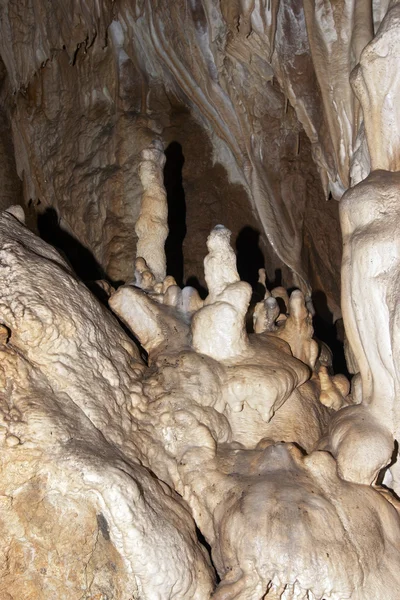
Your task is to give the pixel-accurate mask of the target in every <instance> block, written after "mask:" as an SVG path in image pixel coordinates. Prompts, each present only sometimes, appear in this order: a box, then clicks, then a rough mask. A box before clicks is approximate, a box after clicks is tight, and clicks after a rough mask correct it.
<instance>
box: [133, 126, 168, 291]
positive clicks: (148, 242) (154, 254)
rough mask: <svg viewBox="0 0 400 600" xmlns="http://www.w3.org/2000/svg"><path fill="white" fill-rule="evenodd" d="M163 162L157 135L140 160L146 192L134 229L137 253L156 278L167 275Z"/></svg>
mask: <svg viewBox="0 0 400 600" xmlns="http://www.w3.org/2000/svg"><path fill="white" fill-rule="evenodd" d="M164 164H165V156H164V151H163V146H162V143H161V142H160V141H159V140H158V139H156V138H155V139H154V141H153V142H152V145H151V146H150V147H149V148H146V149H145V150H143V151H142V155H141V161H140V163H139V177H140V182H141V184H142V187H143V194H142V202H141V207H140V215H139V218H138V220H137V221H136V225H135V231H136V233H137V236H138V241H137V245H136V256H137V257H138V258H142V259H144V260H145V261H146V263H147V266H148V268H149V270H150V271H151V273H153V275H154V277H155V279H156V281H162V280H163V279H164V278H165V275H166V261H165V253H164V243H165V240H166V239H167V235H168V225H167V217H168V208H167V197H166V192H165V188H164V184H163V173H162V169H163V166H164Z"/></svg>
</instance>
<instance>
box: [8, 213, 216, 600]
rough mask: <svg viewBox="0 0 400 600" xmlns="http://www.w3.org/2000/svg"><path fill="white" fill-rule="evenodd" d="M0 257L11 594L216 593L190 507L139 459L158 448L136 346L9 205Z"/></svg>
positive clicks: (120, 596) (119, 598) (121, 598)
mask: <svg viewBox="0 0 400 600" xmlns="http://www.w3.org/2000/svg"><path fill="white" fill-rule="evenodd" d="M0 257H1V267H0V284H1V290H2V293H1V297H0V315H1V320H2V321H3V323H4V326H5V327H7V328H8V330H9V331H10V333H11V336H10V340H12V343H8V344H6V345H3V346H2V347H1V361H0V365H1V368H0V387H1V392H2V393H1V407H0V408H1V415H2V419H3V420H2V427H3V429H5V432H6V433H5V435H3V436H0V438H1V439H3V442H2V452H1V461H0V468H1V484H0V487H1V492H0V497H1V498H3V500H2V501H1V502H0V519H1V523H2V544H1V552H0V572H1V583H0V590H1V591H2V593H3V595H4V594H7V593H8V594H11V596H12V597H15V598H22V597H30V598H35V599H36V598H37V599H38V600H39V599H43V600H49V599H50V598H54V597H57V598H60V599H65V600H67V599H68V600H70V599H74V598H76V600H78V599H79V598H82V594H86V595H91V596H93V597H95V596H96V595H98V596H99V597H100V596H102V597H103V596H105V595H107V596H108V597H110V598H113V599H115V600H125V599H126V600H128V599H129V600H130V599H131V598H132V597H135V596H140V597H143V598H146V599H149V600H150V599H151V600H153V599H156V598H160V599H164V598H182V599H184V598H186V599H188V600H189V598H190V599H191V598H197V599H198V600H200V599H203V598H205V597H206V598H207V597H209V595H210V594H211V591H212V587H213V574H212V569H211V567H210V565H209V562H208V559H207V557H206V554H205V551H204V550H203V549H202V548H201V546H200V545H199V543H198V541H197V538H196V533H195V527H194V523H193V520H192V518H191V516H190V514H189V512H188V510H187V508H186V507H185V506H184V504H183V503H182V501H180V500H179V499H178V497H177V496H176V495H175V493H174V492H173V491H172V490H171V489H170V488H168V486H167V485H165V484H163V483H162V482H160V481H157V480H156V479H155V478H154V477H153V476H152V474H150V473H149V472H148V471H147V469H146V468H145V467H144V466H142V465H143V463H145V464H147V463H148V461H147V460H146V458H145V456H146V454H147V449H148V450H149V455H151V454H152V450H151V447H152V446H154V450H156V448H157V447H156V445H155V444H153V442H152V441H151V440H150V439H149V438H148V436H146V435H145V434H140V433H139V432H138V422H137V420H136V418H135V416H134V415H135V414H136V415H137V414H139V415H140V413H141V412H143V411H145V408H146V404H147V401H146V399H145V397H144V395H143V392H142V385H141V381H140V378H141V375H142V373H143V369H144V365H143V364H142V363H141V361H140V359H139V355H138V351H137V349H136V347H135V346H134V344H133V343H132V342H131V340H130V339H129V338H128V336H127V335H126V334H125V333H124V332H123V330H122V329H121V328H120V326H119V325H118V323H117V322H116V320H115V319H114V318H113V317H112V316H111V315H110V313H109V312H108V311H107V310H106V309H104V308H103V307H102V306H101V305H100V304H99V303H98V302H97V301H96V299H95V298H94V297H93V296H92V295H91V293H90V292H89V291H88V290H87V288H86V287H85V286H84V285H83V284H82V283H80V282H79V281H77V280H76V278H75V277H74V275H73V274H72V273H71V271H70V270H69V267H68V266H67V265H66V264H65V263H64V262H63V260H62V259H61V257H60V256H59V255H58V253H57V252H56V251H55V250H54V249H52V248H51V247H50V246H48V245H47V244H45V243H44V242H43V241H41V240H39V239H38V238H37V237H35V236H34V235H33V234H32V233H31V232H29V231H28V229H26V228H25V227H24V226H23V225H22V224H21V223H20V222H19V221H17V220H16V219H15V218H14V217H13V216H12V215H10V214H7V213H4V214H3V215H2V216H1V218H0ZM138 292H139V293H143V292H140V291H138ZM146 440H147V442H146ZM153 453H154V451H153ZM165 461H166V462H168V459H167V457H165ZM5 597H7V596H5Z"/></svg>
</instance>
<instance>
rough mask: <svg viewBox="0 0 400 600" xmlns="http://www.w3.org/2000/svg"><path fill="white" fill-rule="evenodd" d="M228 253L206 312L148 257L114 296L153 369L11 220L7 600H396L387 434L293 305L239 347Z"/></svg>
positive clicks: (2, 587)
mask: <svg viewBox="0 0 400 600" xmlns="http://www.w3.org/2000/svg"><path fill="white" fill-rule="evenodd" d="M154 152H157V149H155V150H154ZM149 173H150V177H152V174H151V169H150V170H149ZM153 175H154V173H153ZM144 189H146V186H144ZM142 214H143V213H142ZM149 215H150V213H149ZM149 218H150V217H149ZM360 218H361V217H360ZM143 223H144V225H143ZM145 225H146V218H144V219H142V226H144V230H145V229H146V227H145ZM160 228H161V229H162V219H161V220H160ZM229 238H230V233H229V231H228V230H227V229H225V228H224V227H222V226H217V227H216V228H215V229H214V230H213V231H212V232H211V234H210V236H209V238H208V242H207V245H208V255H207V256H206V258H205V261H204V269H205V278H206V282H207V286H208V296H207V297H206V299H205V300H202V299H201V298H200V296H199V295H198V293H197V292H196V290H194V289H193V288H190V287H185V288H184V289H180V288H179V287H178V286H177V285H176V283H175V281H174V280H173V278H171V277H165V276H164V275H165V273H164V272H163V269H164V268H165V265H164V267H163V264H162V260H161V261H160V260H159V259H157V255H155V260H156V263H157V264H158V268H159V273H158V274H157V275H155V274H154V272H153V271H152V270H151V269H150V267H149V266H148V264H147V262H146V260H145V259H144V258H143V257H139V258H138V259H137V260H136V274H135V281H134V282H132V283H131V284H127V285H124V286H122V287H120V288H119V289H117V291H113V290H111V289H109V291H110V292H111V296H110V298H109V305H110V307H111V309H112V311H113V312H114V313H115V314H116V315H117V316H118V318H119V319H120V320H121V321H122V322H123V323H124V324H125V326H126V327H127V328H128V329H129V330H130V331H131V332H132V334H134V336H135V338H136V339H137V340H138V341H139V342H140V345H141V346H142V348H144V349H145V350H146V352H147V353H148V364H147V365H145V364H144V363H143V361H142V359H141V358H140V355H139V351H138V349H137V346H136V345H135V344H134V343H133V342H132V341H131V338H130V337H128V335H127V334H126V333H125V332H124V330H123V328H122V327H121V325H120V324H119V323H118V321H117V320H116V319H115V318H114V317H113V316H112V314H111V312H110V311H109V310H108V309H106V308H105V307H104V306H102V305H101V304H100V303H99V302H98V301H97V300H96V298H95V297H94V296H93V295H92V294H91V293H90V292H89V291H88V289H87V288H86V287H85V286H84V284H83V283H81V282H80V281H78V280H77V279H76V277H75V276H74V274H73V273H72V272H71V270H70V267H69V266H68V264H67V263H66V262H65V261H64V260H63V259H62V258H61V257H60V255H59V254H58V253H57V251H56V250H54V249H53V248H52V247H50V246H49V245H47V244H46V243H44V242H43V241H42V240H40V239H39V238H37V237H36V236H35V235H34V234H33V233H31V232H30V231H29V230H28V229H27V228H26V227H25V225H24V224H23V214H22V213H21V211H20V209H16V210H13V209H11V210H9V211H7V212H5V213H3V214H2V216H1V218H0V239H1V247H0V285H1V297H0V316H1V323H2V325H1V330H0V341H1V348H0V353H1V360H0V387H1V398H0V402H1V404H0V416H1V427H0V438H1V443H2V451H1V455H0V465H1V466H0V468H1V483H0V529H1V546H0V597H1V598H2V599H3V598H4V600H6V599H7V600H16V599H18V600H20V599H21V598H24V600H33V599H44V600H50V599H55V598H57V599H58V600H64V599H65V600H67V599H68V600H75V599H76V600H78V599H82V598H85V599H87V600H100V599H101V600H105V599H106V598H107V599H108V600H110V599H113V600H114V599H115V600H132V599H134V598H135V599H139V598H140V599H143V600H144V599H147V600H157V599H162V600H167V599H173V598H174V599H182V600H183V599H187V600H189V599H198V600H206V599H208V598H210V597H212V598H215V599H218V600H233V599H236V600H239V599H240V600H261V598H271V599H273V598H283V599H285V600H289V599H299V600H301V599H307V600H313V599H316V600H322V599H325V600H344V599H345V598H348V599H352V600H366V599H367V598H368V599H370V598H376V599H382V600H383V598H385V599H387V600H397V599H398V590H399V589H400V571H399V569H398V564H399V559H400V549H399V540H400V519H399V516H398V512H397V506H396V503H395V500H394V499H393V498H392V497H391V495H390V494H389V493H388V492H387V491H385V490H384V489H383V488H380V487H379V486H377V484H376V481H377V476H378V473H379V472H380V471H381V470H382V468H383V467H385V466H386V465H388V463H389V462H390V459H391V455H392V452H393V437H392V433H390V432H389V426H388V425H387V424H386V425H385V424H379V422H378V419H377V415H376V413H374V411H373V410H371V409H370V406H369V404H368V403H364V402H361V396H360V393H359V392H357V385H356V386H355V389H354V390H352V393H349V392H350V390H349V384H348V383H347V380H346V379H345V378H344V377H343V376H340V375H335V376H333V375H332V374H331V373H332V372H331V365H330V355H329V352H328V351H327V348H326V347H324V346H323V345H321V344H319V343H318V342H317V341H316V340H315V339H314V337H313V328H312V319H311V315H310V311H309V308H308V307H307V306H306V302H305V299H304V296H303V294H302V293H301V292H299V291H294V292H293V293H292V294H291V295H290V297H289V296H288V295H287V293H286V291H285V290H284V289H283V288H276V289H274V290H272V291H271V292H269V291H268V290H266V289H265V297H264V299H263V300H262V301H261V302H259V303H258V304H256V306H255V307H253V308H254V310H253V329H254V333H250V334H249V333H248V327H246V319H248V314H249V305H250V300H251V295H252V290H251V288H250V286H249V285H248V284H247V283H245V282H243V281H240V278H239V276H238V272H237V270H236V259H235V255H234V252H233V251H232V249H231V247H230V243H229ZM162 243H163V240H162ZM142 245H143V244H142ZM143 247H144V248H145V247H146V244H144V245H143ZM160 256H161V259H162V255H160ZM160 275H161V277H160ZM260 281H261V283H262V282H263V274H262V273H261V277H260ZM264 282H265V280H264ZM365 285H368V282H366V283H365ZM104 288H107V286H104ZM353 297H355V296H353ZM356 359H358V360H359V357H356ZM355 380H356V382H357V380H358V379H357V377H356V378H355ZM371 405H373V403H372V404H371ZM196 526H197V530H196ZM196 531H197V532H196ZM199 532H201V535H202V536H203V538H204V539H205V540H206V542H207V545H208V546H209V548H210V552H211V553H210V555H209V553H208V551H207V550H206V549H205V547H204V546H203V545H202V543H201V542H200V541H199V538H198V533H199Z"/></svg>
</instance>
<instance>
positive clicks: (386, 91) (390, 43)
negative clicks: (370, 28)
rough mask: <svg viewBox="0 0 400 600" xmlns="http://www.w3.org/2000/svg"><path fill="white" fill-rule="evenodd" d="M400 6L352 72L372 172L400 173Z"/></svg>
mask: <svg viewBox="0 0 400 600" xmlns="http://www.w3.org/2000/svg"><path fill="white" fill-rule="evenodd" d="M399 34H400V5H399V4H398V3H397V2H392V3H391V4H390V5H389V9H388V12H387V13H386V15H385V17H384V19H383V21H382V23H381V25H380V27H379V31H378V32H377V34H376V36H375V37H374V39H373V40H372V41H371V42H370V43H369V44H368V45H367V46H366V48H365V49H364V50H363V52H362V54H361V58H360V63H359V65H358V66H357V67H356V69H355V70H354V72H353V73H352V85H353V89H354V92H355V93H356V95H357V97H358V99H359V101H360V104H361V106H362V110H363V115H364V126H365V135H366V139H367V142H368V149H369V155H370V163H371V171H375V170H378V169H382V170H386V171H399V170H400V126H399V123H400V109H399V107H398V102H397V98H398V95H399V92H400V76H399V73H398V64H399V60H400V35H399Z"/></svg>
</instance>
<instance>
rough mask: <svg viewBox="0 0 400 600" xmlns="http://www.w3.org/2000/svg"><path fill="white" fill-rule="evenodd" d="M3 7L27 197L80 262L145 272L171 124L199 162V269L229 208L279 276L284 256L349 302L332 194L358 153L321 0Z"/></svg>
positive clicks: (293, 279) (118, 277)
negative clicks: (152, 208) (319, 11)
mask: <svg viewBox="0 0 400 600" xmlns="http://www.w3.org/2000/svg"><path fill="white" fill-rule="evenodd" d="M246 7H247V8H246ZM22 9H23V14H24V18H23V19H22V20H20V19H19V18H18V15H19V11H20V10H22ZM1 11H2V21H1V23H2V25H1V27H2V38H1V39H2V41H0V52H1V55H2V58H3V60H4V64H5V65H6V68H7V72H8V85H9V87H10V90H11V91H12V95H10V97H9V100H8V109H9V111H10V113H11V115H12V117H11V118H12V131H13V141H14V146H15V156H16V164H17V170H18V174H19V176H20V178H21V179H22V180H23V189H24V199H25V202H26V203H27V204H28V203H30V204H31V205H33V206H34V207H35V208H36V210H37V212H38V213H39V215H41V216H40V218H39V226H40V230H41V233H42V235H43V237H44V238H45V239H48V241H50V242H51V243H55V244H56V245H57V241H58V245H59V246H60V245H61V246H64V251H65V252H66V254H67V255H69V258H70V262H71V263H72V265H73V266H74V268H75V269H76V270H77V272H78V274H79V275H80V276H82V277H83V278H84V279H96V278H99V277H102V276H107V277H108V278H110V279H111V280H113V281H126V280H128V279H130V278H132V276H133V260H134V256H135V247H136V235H135V231H134V226H135V223H136V220H137V217H138V214H139V208H140V196H141V191H142V190H141V185H140V180H139V177H138V173H137V168H138V162H139V157H140V152H141V151H142V149H143V148H144V147H145V146H146V145H147V144H148V143H149V142H150V141H151V138H152V136H153V135H156V136H158V135H161V137H162V138H163V139H164V144H165V147H166V148H167V147H168V145H169V144H171V143H173V142H174V141H176V142H177V143H178V144H180V145H181V147H182V153H183V159H184V161H185V163H184V166H183V170H182V178H183V179H182V181H183V182H182V186H183V192H184V194H185V203H186V216H187V224H186V229H187V237H186V239H185V241H184V248H183V254H184V263H185V278H188V277H189V278H190V277H192V276H193V277H197V278H198V279H199V278H200V279H201V276H202V275H201V274H202V268H201V260H200V257H201V256H202V254H203V251H204V246H205V239H206V234H207V232H208V231H209V229H210V227H211V226H213V225H214V224H215V223H216V222H218V221H223V222H224V223H225V224H226V225H228V226H229V227H231V228H232V230H233V233H234V236H235V238H236V237H238V236H239V235H240V231H241V229H243V228H245V227H246V226H247V227H249V228H251V229H252V230H253V229H254V231H255V233H254V234H251V235H253V238H252V239H250V238H248V239H246V237H245V239H244V242H243V243H244V245H246V246H248V245H249V244H251V245H252V246H253V247H254V248H253V254H254V260H255V263H257V265H259V266H262V263H263V262H264V266H265V267H266V269H267V274H268V277H269V279H270V280H271V281H274V280H275V279H276V275H275V272H276V271H278V272H280V273H282V279H283V283H285V284H286V285H288V286H292V285H295V286H300V288H302V289H303V290H304V291H305V292H306V294H309V293H310V292H311V287H313V289H314V292H315V291H320V292H322V293H323V294H324V295H325V296H326V298H327V304H328V305H329V311H330V313H332V314H333V317H334V318H337V317H338V316H339V314H340V309H339V276H338V273H339V265H340V235H339V226H338V218H337V207H336V205H335V201H334V200H333V199H332V197H331V196H330V197H329V200H326V198H327V197H328V196H329V194H330V191H331V192H332V193H333V194H334V195H336V197H337V196H338V194H337V193H336V192H337V190H338V189H339V188H340V190H342V189H344V186H345V185H346V184H347V180H348V162H349V153H348V152H347V150H346V152H345V153H344V158H343V160H344V161H345V162H346V161H347V162H346V165H347V166H345V167H344V166H343V165H342V163H341V162H340V161H339V162H338V159H337V157H336V155H335V153H334V151H333V149H332V148H333V147H335V148H336V147H337V144H336V138H335V137H334V135H333V133H332V131H334V132H337V126H336V125H335V124H334V125H332V126H331V127H330V124H329V122H328V121H329V119H328V117H327V111H326V108H327V106H326V104H327V102H328V101H327V100H326V98H325V96H324V88H323V85H321V81H320V79H319V77H318V73H319V70H318V69H319V68H320V67H319V66H318V64H319V63H318V64H316V63H315V61H314V59H313V57H312V56H311V50H312V41H309V32H310V25H309V21H310V19H311V17H310V14H311V13H310V11H311V8H310V6H309V3H307V2H306V3H305V4H304V8H303V4H302V2H300V1H292V2H290V3H282V2H281V3H279V2H277V3H272V4H271V7H270V8H268V6H267V7H264V8H263V7H262V5H261V3H250V4H249V6H247V5H245V3H240V2H233V3H230V2H220V3H219V2H203V3H202V2H199V1H195V0H192V1H191V2H183V1H180V2H175V3H174V4H173V5H172V6H171V4H170V3H166V2H143V1H142V2H134V3H127V2H124V1H123V0H119V1H118V2H115V3H111V2H106V1H104V2H102V3H93V4H85V5H81V4H80V3H76V2H69V3H61V2H55V3H53V5H52V11H47V10H46V6H45V4H44V3H42V2H40V1H33V0H27V1H26V2H25V4H24V6H23V7H22V5H21V4H20V3H18V4H17V3H16V2H13V1H11V0H8V1H3V3H2V7H1ZM21 14H22V13H21ZM306 17H307V19H308V20H307V23H306ZM343 18H344V17H343ZM306 25H307V27H306ZM349 27H350V25H349ZM307 31H308V35H307ZM311 37H312V36H311ZM310 40H311V38H310ZM321 68H327V69H328V70H329V65H328V66H326V65H323V67H321ZM343 102H344V99H343ZM185 114H188V115H190V118H189V117H188V118H189V121H191V122H192V123H193V127H189V125H188V124H187V123H186V117H185V118H182V117H181V116H179V117H177V115H185ZM341 118H342V117H340V118H339V117H338V119H339V121H340V119H341ZM343 119H344V117H343ZM343 119H342V120H343ZM340 122H341V121H340ZM195 138H196V139H197V147H196V139H195ZM332 139H333V142H332ZM200 147H201V152H200V153H199V149H200ZM335 151H336V150H335ZM199 154H200V155H202V158H200V156H199ZM346 157H347V158H346ZM342 162H343V161H342ZM346 169H347V170H346ZM344 171H345V174H344ZM203 174H204V176H203ZM340 178H341V179H340ZM346 178H347V179H346ZM339 179H340V181H342V180H343V181H345V184H343V181H342V183H340V184H337V183H335V182H337V181H339ZM206 183H207V184H208V185H206ZM206 188H207V189H206ZM54 209H55V211H56V212H54ZM326 213H328V214H329V218H328V219H327V218H326ZM328 223H329V224H328ZM248 231H249V230H248ZM257 233H259V234H260V238H259V246H260V249H261V251H262V254H263V257H262V258H261V257H260V256H259V253H258V249H257V245H258V241H257V239H256V238H257ZM242 235H244V236H246V232H245V233H244V234H242ZM239 245H240V240H239ZM83 248H84V249H87V251H88V252H87V254H86V257H87V258H86V259H85V261H84V262H82V260H81V259H79V260H78V259H77V256H78V253H79V251H82V249H83ZM62 249H63V248H62ZM257 256H258V258H257ZM255 271H256V268H255V266H254V267H253V274H252V275H251V276H250V277H251V279H252V280H254V278H255V276H254V272H255ZM315 286H317V288H318V289H317V290H316V288H315Z"/></svg>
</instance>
